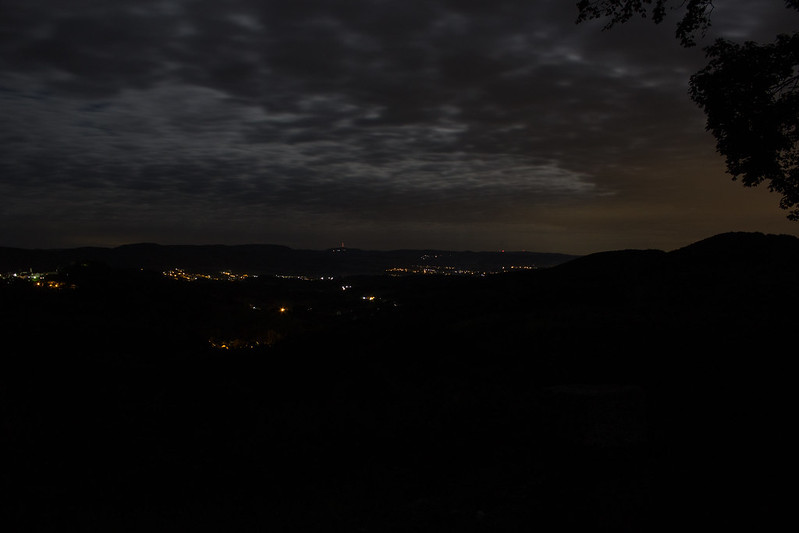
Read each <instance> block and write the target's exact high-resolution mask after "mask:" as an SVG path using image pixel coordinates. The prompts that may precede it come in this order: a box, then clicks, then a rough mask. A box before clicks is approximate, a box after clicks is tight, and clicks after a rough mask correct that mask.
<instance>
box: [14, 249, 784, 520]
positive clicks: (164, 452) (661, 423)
mask: <svg viewBox="0 0 799 533" xmlns="http://www.w3.org/2000/svg"><path fill="white" fill-rule="evenodd" d="M797 261H799V244H797V240H796V239H795V238H792V237H782V236H766V235H759V234H728V235H722V236H718V237H715V238H712V239H709V240H707V241H703V242H700V243H697V244H695V245H693V246H690V247H687V248H684V249H682V250H677V251H674V252H670V253H666V252H661V251H655V250H651V251H640V250H639V251H620V252H610V253H604V254H595V255H592V256H587V257H584V258H580V259H577V260H574V261H572V262H569V263H565V264H563V265H561V266H558V267H554V268H551V269H544V270H538V271H532V272H523V273H515V274H502V275H495V276H487V277H485V278H474V277H437V276H408V277H401V278H389V277H382V276H361V277H352V278H347V279H336V280H327V281H313V282H311V281H301V280H283V279H276V278H268V277H261V278H257V279H249V280H246V281H241V282H194V283H186V282H177V281H173V280H169V279H166V278H164V277H162V276H160V275H159V274H157V273H150V272H147V271H140V270H138V269H136V270H130V271H127V270H121V269H116V268H110V267H107V266H104V265H102V264H88V265H81V266H73V267H72V268H71V269H70V268H68V269H65V270H64V273H65V274H69V279H70V280H71V281H72V282H74V285H75V286H76V288H75V289H63V290H48V289H43V288H37V287H34V286H32V285H30V284H25V283H22V282H17V283H7V284H5V285H3V286H2V288H1V289H0V296H1V297H2V306H1V307H0V312H1V313H2V315H0V319H1V320H2V324H3V339H2V340H3V345H4V349H3V352H2V353H3V355H2V360H1V361H0V365H2V367H1V368H0V386H1V387H2V388H0V394H2V397H1V398H0V405H2V421H3V440H2V447H3V449H2V453H3V457H4V458H6V461H4V463H6V464H5V466H4V471H5V472H4V475H3V478H2V479H3V483H4V487H3V489H4V490H5V491H6V493H7V494H8V497H7V498H6V499H5V504H4V512H5V513H6V514H7V517H6V520H8V521H9V523H11V522H10V521H12V520H13V521H14V522H15V523H19V524H21V526H20V527H18V528H17V529H15V530H18V531H64V530H75V531H109V530H114V531H199V530H208V531H218V530H229V531H264V530H268V531H331V530H337V529H343V530H350V531H379V532H383V531H436V532H438V531H522V530H525V531H526V530H531V529H535V528H544V529H548V530H553V529H554V530H573V529H575V528H578V527H584V528H590V529H592V530H608V531H660V530H663V531H666V530H669V531H671V530H674V529H675V528H678V527H685V526H686V525H687V524H691V525H692V526H694V525H695V526H696V527H697V528H711V527H712V528H714V529H716V528H719V527H723V526H725V525H729V524H741V525H743V524H746V525H749V526H751V527H758V528H764V527H766V528H767V527H768V526H769V525H771V524H772V523H777V521H778V520H779V519H780V518H781V517H784V516H785V515H786V514H787V511H788V510H789V509H790V508H789V507H788V502H787V501H786V497H785V495H783V494H781V489H780V487H781V485H782V483H781V481H782V480H783V478H784V477H786V476H790V475H791V473H790V470H789V466H788V465H789V459H790V455H791V449H790V444H789V442H790V441H789V440H788V436H787V435H788V431H789V429H790V426H789V424H790V421H791V420H792V419H793V416H792V409H791V407H792V402H791V400H792V398H793V397H794V393H793V383H792V381H793V380H792V377H791V374H790V373H789V371H788V369H789V368H791V362H792V361H791V359H793V357H794V355H793V351H794V350H793V349H792V345H793V344H795V342H794V341H793V338H792V335H793V331H795V324H796V320H797V313H798V312H797V310H796V307H795V302H796V301H797V296H799V281H797V279H796V276H795V272H796V265H797ZM342 287H347V288H346V290H344V289H342ZM281 308H282V309H283V311H281ZM212 338H213V339H216V341H217V342H222V341H228V342H229V341H230V340H231V339H234V338H235V339H240V340H242V344H241V346H248V347H244V348H239V349H219V348H214V346H213V345H212V344H211V343H210V342H209V340H210V339H212ZM256 340H257V341H263V343H262V344H258V345H255V344H252V346H253V347H249V346H250V345H247V344H246V343H244V341H247V342H250V341H253V342H254V341H256Z"/></svg>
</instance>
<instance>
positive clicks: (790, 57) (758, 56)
mask: <svg viewBox="0 0 799 533" xmlns="http://www.w3.org/2000/svg"><path fill="white" fill-rule="evenodd" d="M668 4H669V2H667V1H666V0H581V1H580V2H578V3H577V8H578V10H579V15H578V18H577V22H578V23H579V22H583V21H586V20H591V19H599V18H607V19H608V23H607V24H606V25H605V29H610V28H612V27H613V26H614V25H615V24H619V23H625V22H627V21H629V20H630V19H631V18H633V17H634V16H640V17H643V18H649V19H652V20H653V21H654V22H655V23H656V24H657V23H660V22H662V21H663V20H664V19H665V18H666V15H667V12H668V10H669V9H668ZM785 5H786V7H787V8H791V9H795V10H799V0H786V1H785ZM713 7H714V6H713V1H712V0H690V1H684V2H682V3H680V4H679V5H678V6H676V7H673V8H672V10H679V9H682V10H683V12H682V18H681V19H680V21H679V22H678V23H677V29H676V37H677V39H679V40H680V43H681V44H682V45H683V46H685V47H690V46H694V45H695V44H696V36H697V35H704V34H705V32H706V31H707V29H708V28H709V27H710V26H711V21H710V16H711V14H712V12H713ZM705 53H706V56H707V58H708V65H707V66H706V67H705V68H704V69H702V70H701V71H699V72H697V73H696V74H694V75H693V76H691V81H690V95H691V99H693V101H694V102H695V103H696V104H697V105H699V106H700V107H701V108H702V109H703V110H704V112H705V114H706V116H707V130H708V131H710V132H711V133H712V134H713V136H714V137H715V138H716V149H717V150H718V152H719V153H720V154H721V155H723V156H724V157H725V159H726V165H727V172H728V173H730V174H731V175H732V176H733V179H738V178H740V179H741V182H742V183H743V184H744V185H745V186H747V187H752V186H755V185H758V184H760V183H763V182H764V181H765V182H768V187H769V189H770V190H771V191H774V192H778V193H780V194H781V195H782V198H781V200H780V207H781V208H783V209H786V210H789V214H788V218H789V219H790V220H799V147H798V146H797V142H798V141H799V93H798V92H797V91H798V90H799V34H797V33H793V34H792V35H786V34H780V35H777V37H776V39H775V40H774V42H772V43H767V44H758V43H755V42H751V41H747V42H745V43H743V44H739V43H734V42H732V41H729V40H727V39H717V40H716V41H715V42H714V43H713V44H712V45H711V46H708V47H707V48H705Z"/></svg>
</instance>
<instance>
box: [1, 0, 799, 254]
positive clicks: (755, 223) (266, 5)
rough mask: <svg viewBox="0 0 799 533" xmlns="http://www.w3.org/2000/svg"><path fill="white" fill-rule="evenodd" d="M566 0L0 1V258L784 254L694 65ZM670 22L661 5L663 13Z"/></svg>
mask: <svg viewBox="0 0 799 533" xmlns="http://www.w3.org/2000/svg"><path fill="white" fill-rule="evenodd" d="M575 4H576V0H492V1H477V0H403V1H397V0H352V1H337V0H293V1H284V0H228V1H224V2H219V1H209V0H114V1H106V2H97V1H89V0H72V1H69V2H65V1H62V0H0V13H2V16H0V111H1V112H2V116H3V123H4V125H3V128H2V129H0V139H1V141H0V194H1V195H2V196H3V198H4V201H3V202H2V204H0V246H16V247H23V248H64V247H77V246H117V245H121V244H127V243H136V242H157V243H161V244H245V243H271V244H283V245H287V246H290V247H292V248H311V249H323V248H329V247H334V246H338V245H340V244H341V243H342V242H344V244H345V246H348V247H355V248H363V249H375V250H389V249H399V248H418V249H424V248H428V249H430V248H433V249H445V250H499V249H511V250H528V251H537V252H561V253H572V254H585V253H591V252H596V251H602V250H609V249H623V248H659V249H666V250H669V249H674V248H678V247H681V246H685V245H687V244H690V243H691V242H694V241H696V240H700V239H703V238H705V237H709V236H711V235H714V234H717V233H722V232H727V231H759V232H765V233H788V234H797V233H799V225H798V223H796V222H790V221H788V220H787V219H786V212H785V211H783V210H781V209H779V207H778V204H779V196H778V195H776V194H772V193H769V191H768V189H767V188H766V187H765V186H761V187H758V188H745V187H743V186H742V185H741V184H740V183H739V182H735V181H732V180H731V177H730V176H729V175H728V174H726V173H725V172H724V160H723V158H722V157H721V156H720V155H718V154H717V153H716V151H715V141H714V139H713V137H712V136H711V135H710V134H709V133H708V132H706V131H705V117H704V114H703V113H702V111H701V109H699V108H698V107H697V106H696V105H695V104H694V103H693V102H692V101H691V100H690V98H689V96H688V81H689V77H690V75H691V74H693V73H694V72H696V71H697V70H699V69H700V68H702V67H703V66H704V64H705V58H704V53H703V51H702V47H703V46H706V45H709V44H710V43H711V42H712V41H713V40H714V39H715V38H717V37H727V38H730V39H734V40H736V41H744V40H755V41H771V40H772V39H773V38H774V36H775V35H776V34H777V33H779V32H792V31H796V30H797V29H799V13H797V12H796V11H794V10H788V9H786V8H785V4H784V2H783V1H782V0H718V1H717V2H715V4H716V7H715V10H714V12H713V14H712V22H713V26H712V28H711V31H710V33H709V34H708V35H707V36H705V37H704V38H703V39H701V40H700V41H699V43H698V46H697V47H694V48H682V47H681V46H680V44H679V42H678V41H677V39H675V37H674V26H675V24H676V22H677V20H678V17H677V16H676V15H672V16H670V17H667V19H666V21H665V22H664V23H663V24H661V25H654V24H653V23H651V22H650V21H643V20H634V21H631V22H629V23H627V24H624V25H620V26H617V27H615V28H614V29H612V30H610V31H602V26H603V24H604V23H603V22H602V21H592V22H588V23H582V24H579V25H578V24H575V20H576V18H577V8H576V7H575ZM677 4H679V2H677Z"/></svg>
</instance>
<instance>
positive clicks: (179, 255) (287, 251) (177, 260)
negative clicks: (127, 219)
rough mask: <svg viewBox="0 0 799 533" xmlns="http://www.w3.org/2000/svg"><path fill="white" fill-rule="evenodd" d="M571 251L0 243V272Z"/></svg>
mask: <svg viewBox="0 0 799 533" xmlns="http://www.w3.org/2000/svg"><path fill="white" fill-rule="evenodd" d="M575 257H577V256H573V255H567V254H557V253H535V252H453V251H442V250H393V251H370V250H360V249H355V248H331V249H328V250H296V249H292V248H289V247H287V246H281V245H272V244H248V245H231V246H228V245H159V244H153V243H139V244H128V245H122V246H118V247H115V248H99V247H84V248H70V249H59V250H27V249H20V248H3V247H0V272H12V271H21V270H29V269H30V270H33V271H37V272H43V271H53V270H56V269H58V268H60V267H64V266H68V265H70V264H73V263H77V262H100V263H104V264H107V265H108V266H111V267H115V268H143V269H146V270H158V271H160V270H165V269H170V268H183V269H191V270H195V271H216V272H218V271H220V270H225V269H229V270H234V271H238V272H247V273H253V274H287V275H333V276H341V275H367V274H382V273H385V271H386V270H387V269H390V268H398V267H399V268H402V267H406V268H408V267H414V266H430V267H453V268H460V269H473V270H485V271H491V270H499V269H502V268H503V267H505V268H510V267H512V266H531V267H533V266H534V267H539V268H545V267H551V266H554V265H558V264H561V263H564V262H566V261H569V260H572V259H574V258H575Z"/></svg>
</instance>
